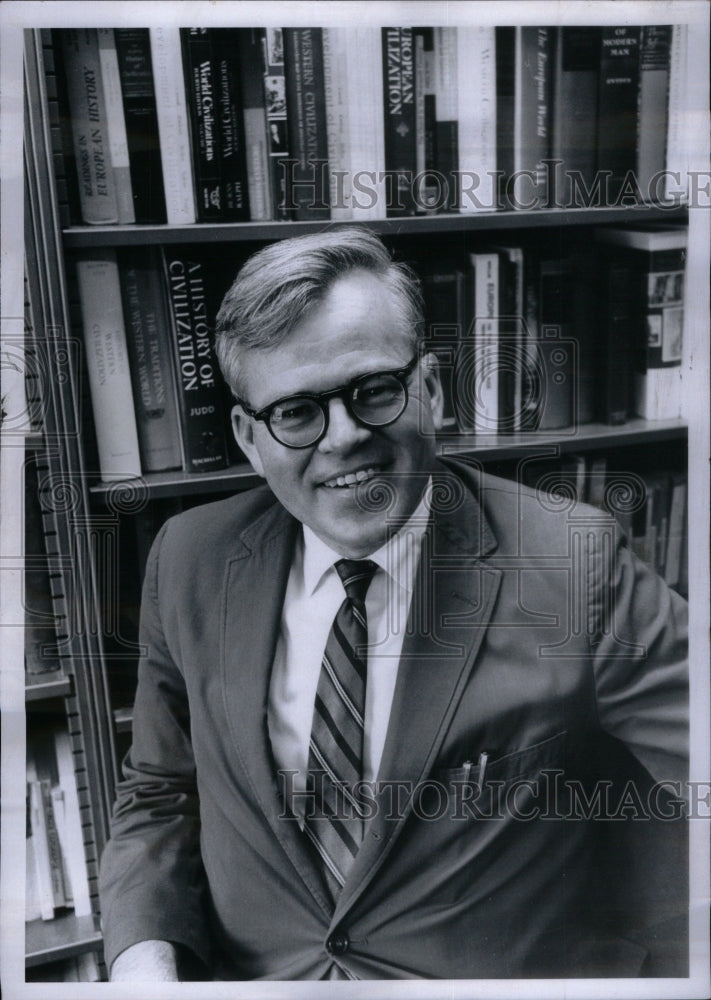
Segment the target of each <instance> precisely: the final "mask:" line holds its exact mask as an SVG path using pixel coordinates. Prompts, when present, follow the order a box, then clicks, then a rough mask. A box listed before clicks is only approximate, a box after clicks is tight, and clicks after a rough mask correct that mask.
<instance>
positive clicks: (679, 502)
mask: <svg viewBox="0 0 711 1000" xmlns="http://www.w3.org/2000/svg"><path fill="white" fill-rule="evenodd" d="M686 489H687V487H686V476H685V475H683V474H677V475H673V476H672V480H671V499H670V501H669V531H668V537H667V551H666V557H665V560H664V581H665V583H667V584H668V585H669V586H670V587H678V585H679V578H680V571H681V562H682V552H683V550H684V548H685V546H686V545H687V539H686V536H685V532H684V528H685V519H686Z"/></svg>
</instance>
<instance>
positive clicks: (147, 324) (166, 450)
mask: <svg viewBox="0 0 711 1000" xmlns="http://www.w3.org/2000/svg"><path fill="white" fill-rule="evenodd" d="M119 271H120V276H121V292H122V297H123V312H124V321H125V326H126V340H127V346H128V355H129V363H130V369H131V383H132V386H133V398H134V404H135V408H136V423H137V426H138V443H139V448H140V454H141V466H142V468H143V471H144V472H163V471H165V470H166V469H177V468H179V467H180V465H181V454H180V436H179V430H178V413H177V402H176V399H175V390H174V385H173V381H172V378H171V353H170V319H169V314H168V307H167V303H166V301H165V291H164V282H163V271H162V266H161V262H160V258H159V256H158V255H157V253H156V252H155V251H153V250H151V249H148V248H134V249H132V250H131V251H130V252H127V253H124V254H121V256H120V257H119Z"/></svg>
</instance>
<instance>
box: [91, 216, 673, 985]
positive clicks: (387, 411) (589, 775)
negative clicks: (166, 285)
mask: <svg viewBox="0 0 711 1000" xmlns="http://www.w3.org/2000/svg"><path fill="white" fill-rule="evenodd" d="M422 329H423V321H422V315H421V309H420V300H419V292H418V288H417V284H416V281H414V279H413V278H412V277H411V275H410V274H409V272H408V271H407V270H406V269H405V268H403V267H401V266H399V265H395V264H394V263H393V262H392V261H391V259H390V257H389V255H388V253H387V252H386V250H385V248H384V247H383V246H382V244H381V243H380V242H379V241H378V240H377V239H376V238H375V237H374V236H372V235H369V234H368V233H367V232H366V231H364V230H360V229H356V228H349V229H341V230H338V229H337V230H332V231H329V232H327V233H326V234H322V235H318V236H305V237H300V238H296V239H289V240H284V241H282V242H280V243H276V244H274V245H273V246H270V247H267V248H266V249H264V250H262V251H260V252H259V253H258V254H256V255H255V256H254V257H253V258H252V259H251V260H250V261H249V262H248V263H247V264H246V265H245V267H244V268H243V270H242V271H241V273H240V275H239V276H238V278H237V280H236V281H235V283H234V285H233V286H232V288H231V289H230V291H229V292H228V294H227V296H226V298H225V301H224V303H223V305H222V309H221V311H220V315H219V317H218V354H219V357H220V362H221V365H222V368H223V372H224V374H225V377H226V379H227V381H228V383H229V385H230V387H231V389H232V391H233V393H234V395H235V397H236V399H237V401H238V402H237V404H236V405H235V408H234V411H233V423H234V430H235V434H236V437H237V440H238V442H239V444H240V446H241V447H242V449H243V451H244V452H245V454H246V455H247V457H248V458H249V460H250V462H251V463H252V465H253V467H254V468H255V470H256V471H257V472H258V473H259V475H261V476H263V477H264V478H265V479H266V482H267V486H266V487H264V488H261V489H258V490H255V491H250V492H248V493H244V494H241V495H238V496H236V497H232V498H230V499H228V500H225V501H221V502H219V503H216V504H212V505H209V506H205V507H202V508H196V509H194V510H191V511H189V512H186V513H184V514H182V515H180V516H179V517H177V518H175V519H173V520H171V521H169V522H168V523H167V524H166V525H165V526H164V527H163V528H162V530H161V531H160V532H159V534H158V537H157V539H156V542H155V545H154V547H153V551H152V554H151V558H150V560H149V565H148V569H147V573H146V580H145V586H144V596H143V609H142V632H141V642H142V643H143V644H144V645H145V649H146V653H145V656H144V657H143V659H142V661H141V665H140V671H139V685H138V692H137V696H136V704H135V711H134V738H133V747H132V749H131V751H130V754H129V755H128V757H127V760H126V761H125V763H124V781H123V783H122V785H121V787H120V790H119V797H118V802H117V806H116V811H115V817H114V827H113V836H112V840H111V842H110V844H109V846H108V848H107V850H106V852H105V855H104V858H103V863H102V915H103V925H104V933H105V942H106V954H107V962H108V963H109V964H110V965H111V967H112V977H113V978H114V979H135V980H140V979H161V978H163V979H174V978H177V977H178V975H179V974H180V971H181V970H180V967H179V966H180V962H181V961H182V960H184V959H185V958H186V957H187V958H190V959H197V960H199V962H200V963H202V965H201V966H200V971H199V972H197V973H195V972H193V973H192V974H193V975H199V976H203V977H207V978H215V979H259V978H264V979H378V978H386V979H387V978H413V977H444V978H492V977H500V976H507V977H523V976H563V975H567V976H579V975H608V976H612V975H638V974H639V973H640V972H642V971H649V972H654V971H657V972H658V973H660V972H662V973H664V974H670V969H672V967H673V968H674V969H675V970H676V971H675V972H674V973H673V974H683V973H680V972H679V971H678V967H677V966H673V965H670V964H669V962H667V963H666V964H665V963H664V961H663V959H664V955H665V949H666V957H667V958H669V955H670V954H672V953H673V954H672V959H673V960H677V959H678V956H679V954H680V952H683V927H682V928H681V929H679V927H678V926H677V924H678V916H679V914H678V912H677V909H676V903H675V902H674V901H673V899H672V896H671V895H670V893H669V885H670V882H668V881H665V875H666V874H667V872H666V868H665V865H668V863H669V861H670V859H671V860H677V859H678V860H679V862H680V870H681V869H682V868H683V861H682V859H681V857H680V856H679V854H678V852H679V851H681V850H682V847H683V840H682V841H679V839H678V838H677V839H673V840H670V839H669V838H670V836H673V837H677V832H676V831H677V829H678V826H679V824H678V823H677V824H673V823H668V824H667V825H666V827H665V826H663V824H662V823H661V822H658V821H657V822H654V820H655V817H654V816H652V817H651V818H650V816H646V817H645V818H644V819H642V818H641V817H635V818H640V819H641V821H640V822H639V823H636V824H628V823H622V824H621V825H622V827H624V829H625V837H624V838H621V837H618V831H619V830H620V823H619V821H620V820H622V819H624V818H625V817H627V816H628V815H629V812H630V801H632V803H633V805H634V806H635V808H637V803H638V802H639V805H640V806H642V805H644V804H645V803H648V802H649V801H654V802H655V803H656V804H657V806H658V809H657V811H658V812H659V813H660V814H661V813H662V812H664V810H665V809H666V813H665V815H672V814H673V813H672V811H670V805H671V806H673V801H672V802H671V803H670V802H669V801H668V799H667V798H664V797H663V796H660V795H659V794H658V793H659V786H658V785H655V784H654V781H655V780H656V781H662V780H663V781H665V782H667V783H669V782H671V781H679V782H681V781H683V779H684V778H685V777H686V770H685V756H686V718H687V709H688V706H687V695H686V681H687V676H686V663H685V652H686V645H685V605H684V602H683V601H681V600H680V599H679V598H678V597H677V596H676V595H675V594H673V593H671V592H670V591H669V590H668V589H667V588H666V587H665V585H664V584H663V582H662V581H661V580H660V579H659V578H658V577H656V576H654V575H653V574H652V573H651V572H649V571H648V570H647V569H646V568H645V567H644V566H643V565H641V564H640V563H639V562H638V561H637V560H636V559H635V558H634V557H633V556H632V555H631V553H630V551H629V549H628V547H627V545H626V544H625V542H624V539H620V538H619V537H618V534H617V532H616V530H615V525H614V522H613V521H612V519H611V518H609V517H607V516H606V515H603V514H601V513H600V512H598V511H594V510H592V509H590V508H576V509H574V510H572V511H571V510H562V511H561V509H560V508H561V504H560V503H559V502H551V500H550V498H546V497H539V496H537V495H536V494H535V493H534V492H533V491H530V490H524V489H522V488H519V487H517V486H516V485H515V484H513V483H509V482H504V481H502V480H499V479H494V478H491V477H488V476H485V475H482V474H481V473H480V472H478V471H477V469H476V467H475V465H474V464H472V463H470V464H463V463H455V462H447V463H446V464H443V463H441V462H439V461H438V460H437V457H436V441H435V435H436V432H437V430H438V428H439V427H440V424H441V419H442V391H441V386H440V380H439V376H438V371H437V364H436V360H435V358H434V357H433V356H432V355H431V354H428V353H426V352H424V351H423V350H421V348H420V344H419V339H420V337H421V334H422ZM630 781H631V784H630ZM666 787H667V788H671V789H672V791H674V789H675V788H676V787H677V786H674V785H669V784H667V786H666ZM601 789H602V790H603V791H604V792H605V802H604V810H612V812H613V813H614V812H615V810H616V812H617V815H615V816H614V818H613V819H605V818H604V817H603V818H600V816H599V815H598V812H596V810H597V809H598V805H599V804H600V801H601V798H600V796H601ZM631 789H633V790H634V797H633V799H632V800H630V795H632V791H631ZM650 791H653V792H655V794H656V798H653V797H650V795H649V793H650ZM608 793H610V794H608ZM612 793H614V794H612ZM615 795H617V798H615ZM596 796H597V797H596ZM620 796H621V797H620ZM644 796H647V797H646V798H644ZM672 799H673V796H672ZM608 800H609V801H608ZM662 806H663V807H664V808H662ZM604 810H603V811H604ZM598 811H599V810H598ZM656 819H657V820H659V819H660V817H656ZM628 827H629V829H628ZM657 827H659V829H660V831H661V832H659V833H657V832H654V831H656V830H657ZM638 828H639V830H638ZM671 830H673V831H674V833H673V834H670V833H669V832H668V831H671ZM650 831H653V832H652V833H650ZM638 832H639V834H640V838H641V839H640V840H639V841H637V840H635V839H634V837H633V838H631V839H630V838H628V837H627V836H626V835H627V834H634V836H635V837H636V836H637V834H638ZM680 843H681V844H682V847H680V846H679V844H680ZM659 844H661V846H662V850H661V851H660V852H657V853H658V854H659V855H660V856H661V861H659V859H658V858H655V859H654V862H653V864H652V854H651V853H649V852H650V851H653V850H654V848H655V846H658V845H659ZM625 852H627V853H625ZM674 852H677V854H676V855H675V853H674ZM615 863H616V864H617V868H615ZM640 864H641V867H642V871H643V876H644V878H643V879H642V883H643V886H642V889H641V890H638V889H637V888H635V890H634V892H632V891H631V889H630V887H629V886H628V885H627V883H626V882H625V877H626V876H627V875H628V874H631V873H633V869H634V868H635V865H640ZM610 872H612V878H613V879H614V882H613V884H612V885H608V884H607V883H606V881H605V879H606V878H609V877H610ZM675 874H676V873H675V872H671V873H669V875H670V878H671V877H673V876H674V875H675ZM682 881H683V880H682ZM601 886H602V887H603V891H599V890H600V887H601ZM616 887H619V888H621V891H620V892H619V893H616V892H615V891H614V890H615V888H616ZM675 920H676V921H677V924H675V923H674V921H675ZM682 924H683V920H682ZM654 941H656V942H657V945H658V944H659V942H661V943H662V945H663V947H661V948H657V950H658V951H659V952H661V954H662V961H661V962H658V964H657V965H656V966H655V964H654V961H655V955H654V949H652V954H651V955H650V954H648V952H649V947H650V942H652V943H653V942H654ZM669 942H672V946H670V945H669ZM680 942H681V944H680ZM657 957H658V956H657ZM650 961H651V963H652V964H651V965H650V964H649V963H650Z"/></svg>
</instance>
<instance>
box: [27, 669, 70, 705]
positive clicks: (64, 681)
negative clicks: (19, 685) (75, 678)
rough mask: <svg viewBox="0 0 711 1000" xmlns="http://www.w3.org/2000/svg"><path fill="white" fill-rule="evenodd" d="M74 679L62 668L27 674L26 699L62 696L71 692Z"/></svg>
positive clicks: (38, 699) (34, 699)
mask: <svg viewBox="0 0 711 1000" xmlns="http://www.w3.org/2000/svg"><path fill="white" fill-rule="evenodd" d="M71 690H72V681H71V678H70V677H69V675H68V674H65V673H64V672H63V671H62V670H51V671H47V673H46V674H27V673H26V674H25V701H26V702H27V701H41V700H42V699H44V698H60V697H62V696H64V695H67V694H71Z"/></svg>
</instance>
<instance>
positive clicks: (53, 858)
mask: <svg viewBox="0 0 711 1000" xmlns="http://www.w3.org/2000/svg"><path fill="white" fill-rule="evenodd" d="M40 788H41V792H42V809H43V810H44V823H45V830H46V832H47V852H48V854H49V869H50V873H51V876H52V894H53V896H54V906H55V909H56V908H58V907H63V906H68V905H70V900H71V890H70V893H69V898H68V897H67V892H66V889H65V884H64V863H63V861H62V848H61V846H60V843H59V832H58V829H57V818H56V816H55V812H54V804H55V801H56V796H54V795H53V793H52V788H51V786H50V782H49V781H47V780H46V779H45V780H43V781H40Z"/></svg>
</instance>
